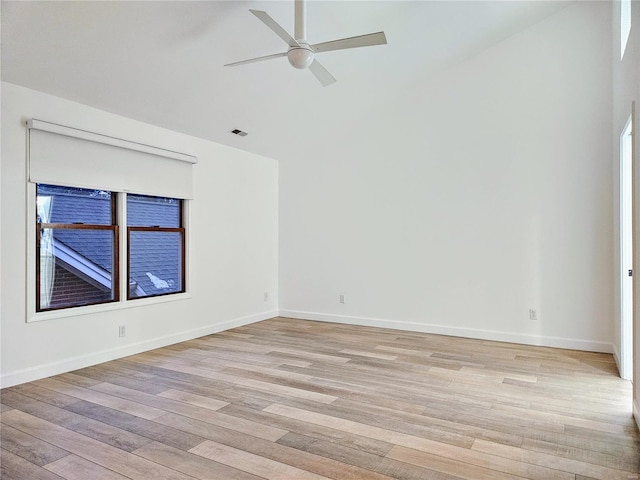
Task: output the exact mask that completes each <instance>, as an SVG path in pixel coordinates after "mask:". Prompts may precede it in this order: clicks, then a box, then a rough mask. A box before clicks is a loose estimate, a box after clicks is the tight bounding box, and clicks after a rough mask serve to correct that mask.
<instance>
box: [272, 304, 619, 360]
mask: <svg viewBox="0 0 640 480" xmlns="http://www.w3.org/2000/svg"><path fill="white" fill-rule="evenodd" d="M280 316H281V317H290V318H297V319H301V320H317V321H320V322H333V323H345V324H349V325H363V326H367V327H381V328H391V329H396V330H408V331H412V332H423V333H433V334H437V335H450V336H452V337H465V338H477V339H480V340H495V341H499V342H509V343H520V344H524V345H537V346H543V347H555V348H566V349H570V350H584V351H588V352H601V353H613V351H614V346H613V344H611V343H607V342H596V341H593V340H580V339H573V338H561V337H544V336H540V335H530V334H521V333H509V332H499V331H494V330H479V329H471V328H461V327H450V326H444V325H432V324H426V323H418V322H405V321H397V320H387V319H383V318H367V317H355V316H346V315H334V314H326V313H315V312H301V311H296V310H280Z"/></svg>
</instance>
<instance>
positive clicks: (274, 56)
mask: <svg viewBox="0 0 640 480" xmlns="http://www.w3.org/2000/svg"><path fill="white" fill-rule="evenodd" d="M286 56H287V52H282V53H274V54H273V55H265V56H264V57H256V58H251V59H249V60H242V61H241V62H234V63H227V64H226V65H225V67H235V66H238V65H244V64H246V63H253V62H261V61H263V60H271V59H272V58H279V57H286Z"/></svg>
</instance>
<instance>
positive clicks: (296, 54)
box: [287, 41, 315, 70]
mask: <svg viewBox="0 0 640 480" xmlns="http://www.w3.org/2000/svg"><path fill="white" fill-rule="evenodd" d="M314 56H315V55H314V53H313V50H312V49H311V47H310V46H309V44H308V43H305V42H300V41H298V45H294V46H293V47H289V50H288V51H287V59H288V60H289V63H290V64H291V65H292V66H293V67H295V68H299V69H301V70H303V69H305V68H308V67H309V65H311V64H312V63H313V58H314Z"/></svg>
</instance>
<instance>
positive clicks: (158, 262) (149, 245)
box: [129, 231, 183, 298]
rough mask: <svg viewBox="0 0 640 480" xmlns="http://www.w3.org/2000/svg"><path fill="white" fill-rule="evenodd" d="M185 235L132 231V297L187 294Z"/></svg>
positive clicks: (130, 246) (130, 273) (130, 239)
mask: <svg viewBox="0 0 640 480" xmlns="http://www.w3.org/2000/svg"><path fill="white" fill-rule="evenodd" d="M182 242H183V238H182V233H180V232H150V231H131V232H130V235H129V297H131V298H139V297H149V296H153V295H163V294H166V293H176V292H182V291H183V285H182Z"/></svg>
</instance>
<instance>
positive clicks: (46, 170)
mask: <svg viewBox="0 0 640 480" xmlns="http://www.w3.org/2000/svg"><path fill="white" fill-rule="evenodd" d="M28 127H29V181H30V182H33V183H49V184H53V185H65V186H70V187H83V188H94V189H102V190H111V191H116V192H133V193H142V194H147V195H156V196H162V197H173V198H183V199H191V198H193V172H192V167H193V164H194V163H196V162H197V158H196V157H194V156H192V155H187V154H184V153H179V152H173V151H171V150H165V149H162V148H158V147H153V146H150V145H144V144H141V143H136V142H131V141H128V140H122V139H119V138H114V137H110V136H107V135H101V134H98V133H93V132H87V131H85V130H79V129H76V128H71V127H65V126H62V125H57V124H54V123H49V122H44V121H42V120H35V119H34V120H30V121H29V123H28Z"/></svg>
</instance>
